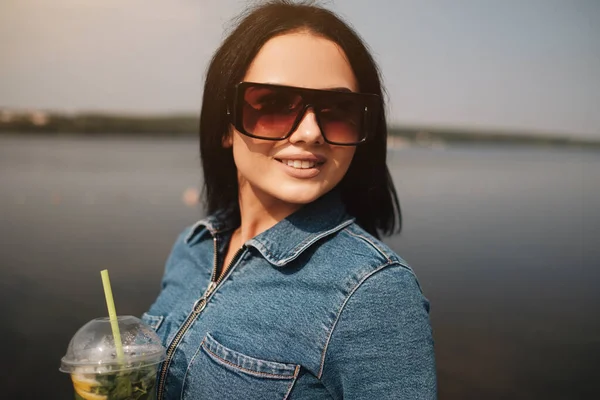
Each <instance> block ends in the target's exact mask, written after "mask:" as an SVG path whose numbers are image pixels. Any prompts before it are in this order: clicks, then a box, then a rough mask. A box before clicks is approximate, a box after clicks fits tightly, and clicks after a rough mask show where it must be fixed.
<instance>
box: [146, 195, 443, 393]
mask: <svg viewBox="0 0 600 400" xmlns="http://www.w3.org/2000/svg"><path fill="white" fill-rule="evenodd" d="M234 228H235V227H231V226H226V225H224V224H223V222H222V221H220V220H219V218H218V217H215V216H213V217H209V218H207V219H205V220H203V221H200V222H198V223H197V224H195V225H194V226H192V227H190V228H188V229H186V230H185V231H184V232H183V233H182V234H181V235H180V237H179V238H178V239H177V241H176V243H175V245H174V248H173V251H172V253H171V255H170V256H169V259H168V261H167V264H166V270H165V275H164V278H163V281H162V290H161V292H160V294H159V296H158V298H157V300H156V301H155V303H154V304H153V305H152V306H151V307H150V309H149V311H148V312H147V313H145V314H144V315H143V317H142V318H143V320H144V321H146V322H147V323H148V324H149V325H151V326H152V327H153V328H155V329H156V331H157V333H158V335H159V336H160V337H161V339H162V340H163V343H164V344H165V346H167V347H168V358H167V360H166V361H165V362H164V363H163V365H162V368H161V369H160V370H159V376H158V379H159V381H158V388H159V389H158V391H159V399H265V400H269V399H313V400H314V399H366V398H372V399H434V398H436V374H435V358H434V347H433V337H432V330H431V326H430V321H429V302H428V301H427V299H426V298H425V297H424V296H423V294H422V293H421V289H420V287H419V284H418V282H417V279H416V277H415V275H414V273H413V271H412V270H411V269H410V267H409V266H408V265H407V264H406V263H405V262H404V261H403V260H402V259H401V258H400V257H398V256H397V255H396V254H395V253H394V252H393V251H391V250H390V249H389V248H388V247H387V246H385V245H384V244H383V243H381V242H380V241H378V240H377V239H375V238H373V237H372V236H371V235H369V234H368V233H366V232H365V231H364V230H363V229H361V228H360V227H359V226H358V225H356V224H355V223H354V220H353V219H352V218H351V217H350V216H349V215H348V214H346V212H345V209H344V206H343V204H342V203H341V201H340V199H339V196H338V195H337V193H336V192H332V193H330V194H328V195H326V196H324V197H322V198H321V199H319V200H317V201H316V202H314V203H312V204H309V205H307V206H305V207H303V208H302V209H301V210H299V211H298V212H296V213H294V214H292V215H291V216H289V217H288V218H286V219H285V220H283V221H280V222H279V223H278V224H277V225H275V226H274V227H272V228H271V229H269V230H267V231H265V232H263V233H261V234H260V235H258V236H256V237H255V238H253V239H251V240H249V241H248V242H247V243H245V245H244V246H243V248H242V249H241V251H240V253H238V255H237V257H236V259H235V260H234V263H233V265H232V267H231V268H230V269H229V272H227V273H226V275H225V276H224V278H223V279H221V280H220V281H219V283H218V285H217V286H216V287H215V286H214V284H212V285H211V278H213V269H214V264H215V262H219V260H222V259H223V258H224V252H225V250H226V244H227V243H228V241H229V238H230V235H231V233H232V231H233V229H234ZM215 250H216V253H215ZM215 254H216V256H215ZM213 279H214V278H213ZM209 285H211V289H212V288H214V290H208V292H207V288H209ZM184 325H185V326H186V327H187V329H182V326H184Z"/></svg>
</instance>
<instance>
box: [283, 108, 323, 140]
mask: <svg viewBox="0 0 600 400" xmlns="http://www.w3.org/2000/svg"><path fill="white" fill-rule="evenodd" d="M288 139H289V141H290V142H291V143H298V142H305V143H310V144H322V143H323V142H324V140H323V134H322V132H321V128H319V125H318V124H317V118H316V116H315V112H314V110H313V109H312V107H309V108H308V109H307V110H306V112H305V113H304V116H303V117H302V119H301V120H300V124H299V125H298V127H297V128H296V130H295V131H294V132H293V133H292V134H291V136H290V137H289V138H288Z"/></svg>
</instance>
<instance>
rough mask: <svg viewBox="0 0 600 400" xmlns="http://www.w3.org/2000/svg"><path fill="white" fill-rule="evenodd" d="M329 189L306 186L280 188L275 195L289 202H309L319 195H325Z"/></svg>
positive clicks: (302, 203)
mask: <svg viewBox="0 0 600 400" xmlns="http://www.w3.org/2000/svg"><path fill="white" fill-rule="evenodd" d="M330 190H331V189H327V190H322V189H320V190H315V189H307V188H302V187H301V188H288V189H286V188H285V187H284V188H281V189H279V190H278V191H277V192H278V193H277V195H276V197H278V198H279V199H280V200H281V201H284V202H286V203H290V204H301V205H304V204H309V203H312V202H313V201H315V200H317V199H319V198H320V197H321V196H323V195H325V194H326V193H327V192H329V191H330Z"/></svg>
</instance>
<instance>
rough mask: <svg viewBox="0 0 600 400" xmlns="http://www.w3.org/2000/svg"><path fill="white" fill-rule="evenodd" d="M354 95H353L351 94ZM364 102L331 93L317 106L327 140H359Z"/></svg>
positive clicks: (341, 141)
mask: <svg viewBox="0 0 600 400" xmlns="http://www.w3.org/2000/svg"><path fill="white" fill-rule="evenodd" d="M352 97H355V96H352ZM364 115H365V104H364V103H363V102H362V101H360V99H359V98H356V97H355V98H351V97H350V96H346V95H344V94H341V93H340V95H339V97H336V96H335V95H332V96H331V97H330V98H329V99H328V101H327V104H322V105H321V106H320V107H319V122H320V124H321V129H323V134H324V135H325V137H326V138H327V140H328V141H330V142H332V143H339V144H354V143H359V142H361V141H362V140H363V139H364V138H365V136H364V131H365V130H364V124H363V120H364Z"/></svg>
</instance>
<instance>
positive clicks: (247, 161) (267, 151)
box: [232, 132, 274, 169]
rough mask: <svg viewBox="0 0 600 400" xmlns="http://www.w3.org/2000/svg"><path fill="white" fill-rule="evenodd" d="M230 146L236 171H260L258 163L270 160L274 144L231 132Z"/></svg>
mask: <svg viewBox="0 0 600 400" xmlns="http://www.w3.org/2000/svg"><path fill="white" fill-rule="evenodd" d="M232 146H233V158H234V161H235V164H236V167H237V168H238V169H248V168H255V169H260V167H261V163H260V162H261V161H265V160H268V159H270V158H271V152H272V149H273V146H274V144H273V143H272V142H268V141H264V140H258V139H253V138H250V137H247V136H244V135H242V134H240V133H238V132H233V134H232Z"/></svg>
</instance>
